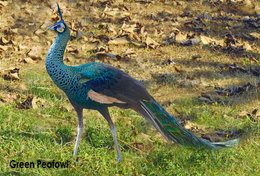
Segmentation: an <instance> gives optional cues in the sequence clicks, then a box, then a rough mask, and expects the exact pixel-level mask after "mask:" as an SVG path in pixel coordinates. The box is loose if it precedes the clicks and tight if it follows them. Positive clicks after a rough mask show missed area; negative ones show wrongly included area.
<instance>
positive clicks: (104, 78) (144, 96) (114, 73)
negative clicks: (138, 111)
mask: <svg viewBox="0 0 260 176" xmlns="http://www.w3.org/2000/svg"><path fill="white" fill-rule="evenodd" d="M79 81H80V82H81V83H82V84H83V85H84V86H87V87H89V88H91V89H92V90H91V91H89V95H90V98H91V97H92V99H94V100H96V101H100V102H102V101H101V99H103V101H105V100H107V98H108V99H109V98H112V99H110V100H111V102H115V103H120V102H126V103H131V102H132V103H135V102H137V101H140V100H148V99H150V97H151V96H150V95H149V93H148V92H147V91H146V89H145V88H144V86H143V85H142V84H141V83H140V82H139V81H137V80H136V79H134V78H132V77H131V76H129V75H128V74H126V73H125V72H123V71H121V70H119V69H117V68H115V67H112V66H109V65H106V64H101V63H96V64H95V65H92V66H91V67H89V68H87V69H84V70H82V71H81V73H80V79H79Z"/></svg>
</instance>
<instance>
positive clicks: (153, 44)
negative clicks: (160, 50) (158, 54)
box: [145, 37, 160, 49]
mask: <svg viewBox="0 0 260 176" xmlns="http://www.w3.org/2000/svg"><path fill="white" fill-rule="evenodd" d="M145 42H146V45H147V47H150V48H153V49H155V48H157V47H158V46H160V44H159V43H157V42H156V41H154V40H153V39H151V38H150V37H147V38H146V41H145Z"/></svg>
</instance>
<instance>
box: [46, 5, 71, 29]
mask: <svg viewBox="0 0 260 176" xmlns="http://www.w3.org/2000/svg"><path fill="white" fill-rule="evenodd" d="M57 6H58V12H59V15H60V21H58V22H57V23H55V24H54V25H52V26H50V27H48V29H50V30H54V31H57V32H58V34H62V33H64V32H65V31H66V30H68V26H67V25H66V23H65V22H64V21H63V19H62V13H61V11H60V7H59V4H58V3H57Z"/></svg>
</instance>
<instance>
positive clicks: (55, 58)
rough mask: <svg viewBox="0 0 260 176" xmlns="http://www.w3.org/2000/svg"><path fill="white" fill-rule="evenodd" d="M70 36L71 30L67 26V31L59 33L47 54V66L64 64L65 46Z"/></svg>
mask: <svg viewBox="0 0 260 176" xmlns="http://www.w3.org/2000/svg"><path fill="white" fill-rule="evenodd" d="M69 38H70V30H69V28H68V27H67V29H66V31H65V32H63V33H61V34H60V33H58V36H57V38H56V40H55V41H54V42H53V44H52V45H51V47H50V49H49V51H48V53H47V56H46V61H45V64H46V67H48V65H50V64H62V65H63V56H64V52H65V48H66V46H67V43H68V40H69Z"/></svg>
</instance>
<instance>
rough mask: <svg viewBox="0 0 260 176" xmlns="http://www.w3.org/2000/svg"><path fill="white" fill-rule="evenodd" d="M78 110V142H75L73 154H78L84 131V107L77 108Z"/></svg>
mask: <svg viewBox="0 0 260 176" xmlns="http://www.w3.org/2000/svg"><path fill="white" fill-rule="evenodd" d="M76 112H77V115H78V133H77V139H76V144H75V148H74V153H73V156H76V155H77V152H78V147H79V141H80V136H81V134H82V132H83V109H76Z"/></svg>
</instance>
